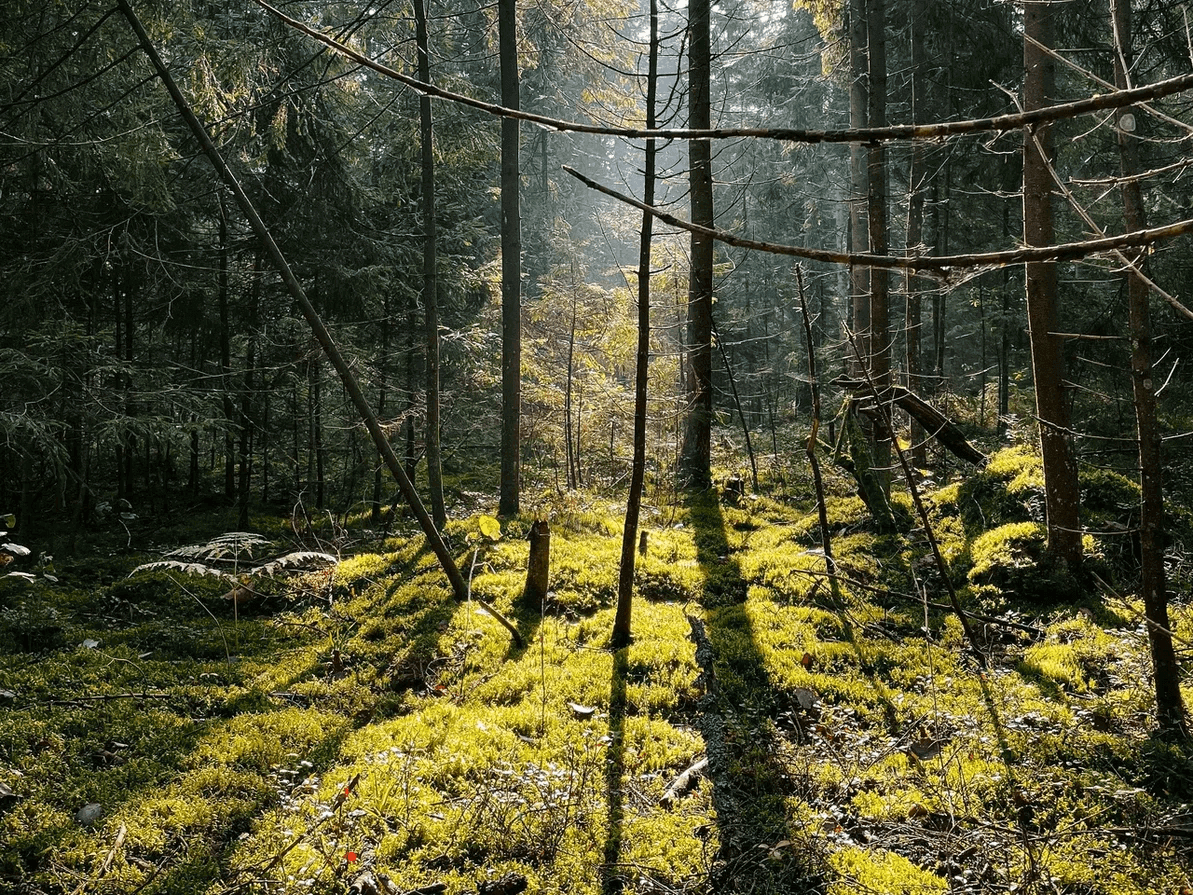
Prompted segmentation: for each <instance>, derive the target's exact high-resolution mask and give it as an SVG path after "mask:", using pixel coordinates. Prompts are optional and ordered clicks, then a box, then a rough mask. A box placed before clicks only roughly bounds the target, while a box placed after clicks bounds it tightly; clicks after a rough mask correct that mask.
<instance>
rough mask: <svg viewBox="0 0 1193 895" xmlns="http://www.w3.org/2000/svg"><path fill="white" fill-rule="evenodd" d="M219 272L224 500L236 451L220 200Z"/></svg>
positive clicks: (230, 492) (229, 493)
mask: <svg viewBox="0 0 1193 895" xmlns="http://www.w3.org/2000/svg"><path fill="white" fill-rule="evenodd" d="M219 238H220V261H219V264H220V269H219V275H218V284H217V289H218V292H219V297H218V302H219V311H220V391H221V392H222V400H223V405H224V497H226V498H228V499H229V500H231V499H232V498H233V497H234V496H235V495H236V451H235V434H234V433H233V430H232V426H233V422H234V421H235V419H236V406H235V404H234V403H233V401H232V323H231V320H230V311H229V307H228V305H229V299H230V296H229V291H230V286H229V284H228V268H229V257H228V256H229V255H230V254H231V250H230V248H229V246H228V210H227V208H225V207H224V200H223V199H222V198H221V199H220V237H219Z"/></svg>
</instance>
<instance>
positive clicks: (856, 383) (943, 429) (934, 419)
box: [837, 379, 989, 468]
mask: <svg viewBox="0 0 1193 895" xmlns="http://www.w3.org/2000/svg"><path fill="white" fill-rule="evenodd" d="M837 384H838V385H840V386H842V387H843V388H847V389H849V390H851V391H854V392H857V393H859V394H867V393H869V390H870V386H869V384H868V383H866V382H864V381H863V380H860V379H838V380H837ZM886 396H887V399H888V400H889V402H890V403H891V404H894V405H895V406H897V407H900V408H902V409H903V410H904V411H905V412H906V413H907V414H908V415H909V416H911V418H912V419H914V420H915V421H916V422H917V423H918V424H919V425H920V427H921V429H922V430H926V432H927V435H928V436H930V437H932V438H935V439H936V440H937V441H939V442H940V443H941V444H942V445H944V446H945V447H946V448H948V449H949V451H951V452H952V453H953V455H954V456H956V457H957V458H959V459H961V460H964V461H965V462H967V463H972V464H974V465H975V466H977V467H978V468H981V467H984V466H985V465H986V463H987V462H988V460H989V458H988V457H987V456H986V455H985V454H983V453H982V452H981V451H979V450H978V449H977V448H976V447H974V446H973V444H971V443H970V441H969V439H967V438H966V437H965V435H964V434H963V433H962V432H961V430H960V429H959V428H958V427H957V425H956V424H955V423H954V422H953V421H952V420H950V419H949V418H948V417H947V416H945V415H944V414H943V413H941V412H940V411H939V410H937V409H936V408H935V407H933V406H932V405H931V404H929V403H928V402H927V401H925V400H924V399H923V398H921V397H920V396H919V395H917V394H915V393H914V392H912V391H910V390H909V389H905V388H903V387H902V386H901V385H893V386H890V387H889V388H888V389H887V391H886Z"/></svg>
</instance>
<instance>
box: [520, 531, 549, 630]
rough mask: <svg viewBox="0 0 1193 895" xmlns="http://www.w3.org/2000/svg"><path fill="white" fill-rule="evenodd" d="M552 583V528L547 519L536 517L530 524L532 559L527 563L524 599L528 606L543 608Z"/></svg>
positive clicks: (523, 591)
mask: <svg viewBox="0 0 1193 895" xmlns="http://www.w3.org/2000/svg"><path fill="white" fill-rule="evenodd" d="M550 584H551V528H550V526H549V525H548V524H547V520H546V519H536V520H535V521H534V523H533V524H532V525H531V526H530V560H529V562H528V563H527V565H526V587H525V588H523V590H522V599H523V600H524V601H525V602H526V604H527V605H528V606H533V607H535V608H536V609H541V608H542V606H543V603H545V602H546V600H547V589H548V588H549V587H550Z"/></svg>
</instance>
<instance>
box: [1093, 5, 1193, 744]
mask: <svg viewBox="0 0 1193 895" xmlns="http://www.w3.org/2000/svg"><path fill="white" fill-rule="evenodd" d="M1110 7H1111V15H1112V26H1113V29H1114V46H1115V48H1116V50H1117V52H1116V53H1115V59H1114V80H1115V85H1116V86H1117V87H1119V88H1120V89H1121V88H1123V87H1126V86H1127V77H1128V72H1129V71H1130V64H1131V56H1132V51H1131V6H1130V3H1129V2H1128V0H1111V4H1110ZM1116 115H1117V117H1118V126H1117V128H1116V131H1117V134H1118V149H1119V160H1120V165H1121V171H1122V175H1123V185H1122V196H1123V216H1124V218H1125V219H1126V223H1127V226H1128V227H1143V226H1145V225H1146V212H1145V210H1144V204H1143V192H1142V190H1141V189H1140V186H1139V181H1138V179H1136V178H1135V175H1136V174H1138V173H1139V172H1140V171H1141V170H1142V168H1143V166H1142V165H1141V164H1140V162H1139V143H1138V140H1139V137H1138V133H1137V130H1136V128H1137V124H1136V122H1137V121H1138V120H1139V116H1137V115H1135V110H1134V109H1132V108H1131V107H1127V108H1123V109H1119V110H1118V111H1117V112H1116ZM1135 263H1136V264H1142V263H1143V258H1142V257H1140V258H1138V259H1135ZM1149 293H1150V289H1149V288H1148V284H1147V282H1146V281H1145V280H1144V278H1143V277H1142V276H1140V275H1139V274H1138V273H1136V272H1129V273H1128V274H1127V304H1128V312H1129V314H1128V316H1129V326H1130V333H1131V387H1132V391H1133V394H1134V399H1135V420H1136V426H1137V430H1138V434H1139V476H1140V477H1139V484H1140V507H1139V546H1140V560H1141V566H1142V569H1141V576H1140V579H1141V580H1140V583H1139V588H1140V591H1141V595H1142V597H1143V608H1144V614H1145V616H1146V617H1147V633H1148V642H1149V645H1150V647H1151V654H1152V669H1153V678H1154V683H1155V691H1156V715H1157V720H1158V721H1159V724H1160V728H1161V729H1162V730H1165V731H1168V732H1171V733H1179V734H1184V733H1185V732H1186V727H1185V705H1184V702H1183V700H1182V698H1181V687H1180V668H1179V666H1178V664H1177V658H1176V651H1175V649H1174V648H1173V644H1172V628H1171V626H1170V624H1169V619H1168V588H1167V580H1166V575H1165V569H1164V528H1165V525H1164V484H1163V460H1162V458H1161V447H1162V441H1161V438H1160V429H1159V424H1158V422H1157V419H1156V392H1155V384H1154V381H1153V380H1152V335H1151V312H1150V308H1149V306H1148V299H1149Z"/></svg>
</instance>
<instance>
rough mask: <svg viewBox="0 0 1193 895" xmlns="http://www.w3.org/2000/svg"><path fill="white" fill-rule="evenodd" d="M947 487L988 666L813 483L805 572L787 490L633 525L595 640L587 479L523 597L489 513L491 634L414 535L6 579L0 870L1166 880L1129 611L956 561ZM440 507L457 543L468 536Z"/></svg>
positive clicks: (1175, 829)
mask: <svg viewBox="0 0 1193 895" xmlns="http://www.w3.org/2000/svg"><path fill="white" fill-rule="evenodd" d="M994 467H995V469H994V472H992V473H991V474H990V476H991V478H990V480H989V481H985V482H984V484H983V487H986V486H989V488H991V489H993V490H994V491H997V493H998V495H999V499H1000V500H1002V501H1004V502H1005V506H1004V509H1003V510H1001V511H1000V512H1001V513H1002V515H1003V516H1004V517H1006V516H1007V513H1010V514H1011V516H1012V517H1013V515H1014V513H1016V512H1018V510H1016V509H1015V507H1016V506H1029V505H1028V503H1027V498H1026V497H1023V496H1017V493H1016V492H1014V489H1013V488H1012V487H1008V486H1006V483H1007V482H1012V481H1016V479H1014V477H1013V476H1011V475H1010V474H1009V473H1008V474H1007V475H1003V474H1002V473H1000V472H999V467H998V465H997V464H994ZM1028 471H1029V472H1030V470H1028ZM1000 475H1002V476H1003V477H1002V478H999V476H1000ZM1000 482H1001V483H1003V484H1002V485H1000V484H999V483H1000ZM996 486H998V487H996ZM1000 489H1001V490H1000ZM974 494H979V492H978V491H974V492H965V493H959V492H957V491H956V489H953V490H952V491H947V490H946V492H942V493H941V494H940V495H938V496H937V499H936V507H937V510H936V512H937V516H938V520H939V524H940V526H941V528H940V532H939V534H940V535H941V539H942V542H943V544H944V547H945V549H946V552H947V553H948V555H949V557H950V561H951V562H952V563H953V564H954V575H955V576H956V578H957V581H958V583H959V584H961V585H962V586H963V596H964V598H965V599H966V600H967V601H968V602H969V604H970V605H972V606H974V607H976V608H979V609H981V610H982V611H983V613H984V614H986V615H989V616H991V617H1002V618H1005V619H1007V620H1008V621H1015V622H1016V623H1017V624H1018V625H1019V627H1012V626H1008V625H1001V624H998V623H989V624H987V625H986V626H985V627H984V629H983V636H984V637H985V638H986V645H987V648H988V650H989V652H990V654H991V656H992V658H993V665H992V668H991V670H990V671H989V672H987V673H986V674H984V675H983V674H979V673H978V672H977V670H976V669H975V667H974V666H973V664H972V663H971V662H969V661H968V660H966V659H965V658H964V648H963V647H964V644H963V643H962V638H961V632H960V630H959V626H958V625H957V624H956V622H955V620H953V619H951V618H949V617H948V616H947V615H943V614H941V613H939V612H937V611H936V610H935V609H933V608H932V607H927V608H925V606H924V605H923V604H922V603H920V602H917V598H916V596H915V595H916V593H917V587H918V586H923V587H925V588H926V589H927V592H928V594H929V595H930V596H931V595H932V594H933V593H934V590H933V588H934V585H933V582H932V574H933V572H932V570H931V569H930V568H929V567H928V566H926V565H925V564H924V563H923V561H922V556H923V553H924V545H923V543H922V537H920V536H917V535H916V534H915V533H914V532H912V533H909V534H907V535H906V536H898V537H889V538H882V539H880V538H877V537H875V536H874V535H872V534H870V533H869V532H868V531H867V530H866V528H865V525H864V524H863V523H862V521H861V518H860V510H859V506H858V502H857V501H856V500H854V499H851V498H844V497H841V498H837V499H836V500H835V501H834V502H833V504H832V507H831V508H830V509H831V514H830V516H831V518H830V525H831V527H832V528H833V533H834V536H835V547H836V551H837V555H838V557H839V561H840V563H841V565H842V569H843V574H844V576H845V581H844V583H843V585H842V588H841V594H840V596H839V598H838V597H834V596H833V595H832V591H831V589H830V588H829V587H827V586H826V584H825V582H824V579H823V577H822V572H823V557H822V556H820V555H819V553H818V550H817V547H818V544H819V531H818V527H817V523H816V520H815V516H814V514H812V515H807V514H805V513H803V512H800V511H794V510H792V509H790V508H787V507H784V506H782V505H780V504H777V503H774V502H771V501H767V500H763V499H760V500H756V501H746V503H745V505H744V506H741V507H738V506H726V505H722V504H720V503H718V502H717V501H715V500H711V499H710V500H703V501H697V502H695V503H693V504H691V505H689V506H686V507H682V508H674V509H672V510H668V511H667V514H666V515H664V514H660V515H659V516H657V517H655V524H654V525H653V526H652V531H651V536H650V546H649V551H648V553H647V555H646V556H645V557H643V558H642V559H641V561H640V568H639V575H638V601H637V603H636V611H635V619H634V627H635V632H636V633H635V641H634V643H633V644H632V645H631V646H630V647H629V648H628V649H625V650H621V651H619V652H618V653H616V654H613V653H611V652H610V651H609V650H608V649H607V642H608V632H609V630H610V626H611V623H612V609H611V606H610V604H611V601H612V596H613V587H614V582H615V581H616V562H617V556H618V552H619V534H620V532H619V528H618V526H619V521H618V519H617V517H616V514H615V513H610V512H605V511H599V510H597V509H593V510H591V511H572V512H570V513H567V514H560V515H559V516H558V517H557V518H555V519H553V521H552V527H553V531H554V540H555V547H554V557H553V576H552V580H553V595H552V601H551V604H550V610H551V611H550V612H549V613H548V614H547V615H546V616H545V617H543V616H540V615H539V614H538V613H537V612H536V611H535V610H534V609H533V608H531V607H525V606H521V605H519V604H518V602H517V601H516V600H515V599H514V598H515V597H516V595H517V594H518V593H519V592H520V587H521V582H522V578H523V576H524V568H525V560H526V551H527V546H526V543H525V542H524V541H523V540H522V539H521V533H522V532H521V528H522V524H521V523H520V522H514V523H511V524H510V525H508V526H507V529H506V532H505V534H504V536H503V537H502V539H501V540H500V541H499V542H497V543H496V544H492V545H490V546H488V547H487V548H486V550H485V551H484V552H483V553H482V555H481V556H480V558H479V559H478V562H477V567H476V572H475V578H474V590H475V593H476V595H477V596H478V597H481V598H483V599H485V600H488V601H490V602H492V603H493V604H495V605H496V606H497V607H498V608H500V609H501V610H502V611H503V612H507V613H510V614H511V615H512V616H513V617H514V620H515V621H516V623H517V624H518V626H519V629H520V630H521V631H522V632H524V634H525V635H526V636H527V640H528V645H527V646H526V647H525V648H523V649H517V650H515V649H512V648H511V644H510V639H509V636H508V634H507V633H506V632H505V631H504V630H503V629H502V628H501V627H500V626H499V625H498V624H497V623H496V622H495V621H494V620H493V619H492V618H490V617H489V616H487V615H486V614H484V613H483V612H481V611H480V610H479V608H478V607H477V606H476V605H474V604H469V603H463V604H461V603H457V602H456V601H455V600H454V599H452V597H451V595H450V593H449V592H448V590H447V588H446V586H445V584H444V583H443V582H442V580H441V576H440V575H439V573H438V570H437V569H436V568H435V566H434V560H433V558H432V557H430V556H428V555H427V554H426V553H425V552H424V551H423V550H422V548H421V545H420V542H419V539H418V538H417V537H415V536H414V534H413V533H410V534H403V535H401V536H398V537H394V538H391V539H389V540H387V541H385V542H376V541H373V542H368V541H361V542H359V543H357V544H356V545H355V546H354V547H352V548H351V549H350V550H348V551H347V553H346V554H345V555H348V556H350V558H347V559H344V560H343V561H341V562H340V563H339V565H338V566H336V567H335V569H334V570H333V571H332V570H329V571H322V572H313V573H307V574H305V575H301V576H297V577H294V578H291V579H290V580H289V581H288V582H275V583H272V584H268V583H262V584H260V585H259V586H258V588H257V589H258V590H259V591H260V592H262V593H265V594H267V596H265V597H263V598H259V597H253V598H251V599H246V600H244V601H243V602H242V603H241V604H239V605H238V606H237V607H235V608H234V607H233V605H232V603H231V601H229V600H226V599H224V598H223V595H224V594H225V593H226V591H227V585H226V584H225V583H222V582H219V581H216V580H215V579H211V578H203V577H196V576H194V575H178V574H175V573H171V572H162V571H159V572H152V573H142V574H140V575H138V576H135V577H133V578H131V579H128V578H125V577H124V576H125V575H126V573H127V571H128V570H129V569H131V568H132V567H133V566H134V565H136V564H138V563H139V562H142V561H145V560H147V559H151V558H153V557H152V556H151V555H149V554H141V555H128V556H116V557H110V558H104V559H96V560H92V561H90V562H88V563H86V564H79V565H78V566H75V567H69V568H64V569H60V570H59V572H58V577H59V581H58V582H57V583H53V582H48V581H45V580H41V581H38V582H35V583H33V584H22V583H16V582H7V583H4V584H3V585H0V700H3V706H0V709H2V710H0V783H2V784H3V787H4V788H3V789H0V892H14V893H45V895H58V893H75V892H78V893H83V892H106V893H130V895H131V893H141V892H145V893H153V892H157V893H179V895H182V893H193V892H210V893H231V892H262V893H264V892H285V893H298V892H304V891H319V892H337V891H339V892H347V891H348V890H349V889H350V888H352V887H355V889H354V891H357V892H361V893H364V892H370V891H377V892H383V891H410V890H415V889H418V888H420V887H423V888H425V887H428V886H433V885H436V884H441V885H442V886H444V887H445V888H444V891H447V892H453V893H454V892H460V893H463V892H476V891H478V888H479V887H481V886H483V885H489V884H494V883H495V881H496V880H498V879H501V878H503V877H506V876H507V875H510V874H513V875H515V876H514V877H511V878H524V879H525V881H526V883H527V891H531V892H569V893H573V892H580V893H585V892H588V893H598V892H600V893H613V892H640V893H648V892H649V893H658V892H690V893H711V892H792V891H798V892H817V891H823V892H832V893H842V895H843V893H854V892H856V893H862V892H906V893H912V892H917V893H918V892H929V891H937V892H944V891H950V892H960V891H968V892H991V893H994V892H999V893H1001V892H1009V891H1025V892H1074V893H1078V892H1079V893H1085V895H1094V893H1106V895H1111V893H1145V892H1155V891H1171V892H1179V891H1182V887H1186V886H1189V884H1190V880H1189V874H1190V851H1189V844H1190V843H1191V842H1193V817H1191V816H1190V811H1191V809H1190V802H1189V800H1190V794H1191V793H1193V764H1191V762H1190V758H1189V754H1188V751H1187V750H1186V748H1185V747H1184V746H1179V745H1172V744H1166V743H1164V742H1160V741H1157V740H1155V739H1154V738H1152V737H1151V736H1150V735H1149V733H1148V731H1149V729H1150V724H1151V718H1150V713H1151V710H1152V709H1151V706H1150V702H1149V695H1148V694H1149V687H1148V664H1147V656H1146V642H1145V637H1144V633H1143V629H1142V627H1141V626H1140V623H1139V618H1138V616H1137V611H1138V607H1137V606H1136V605H1135V604H1134V603H1133V602H1132V601H1131V600H1126V599H1118V598H1116V597H1114V596H1112V595H1110V594H1108V593H1104V594H1098V595H1093V596H1091V597H1090V599H1088V600H1087V601H1085V602H1084V603H1083V604H1081V605H1065V606H1055V605H1054V606H1048V605H1044V604H1040V603H1038V602H1037V603H1023V602H1021V601H1017V598H1016V585H1015V581H1016V580H1019V578H1022V577H1023V576H1024V575H1031V574H1033V573H1032V572H1031V562H1032V559H1031V555H1030V546H1031V545H1030V538H1028V540H1027V541H1022V540H1011V539H1009V538H1003V539H1002V540H1001V541H998V544H1001V545H1003V546H1001V547H998V548H997V550H1002V551H1004V552H1003V553H1002V554H998V555H997V556H994V558H993V559H992V558H991V556H990V555H987V554H986V553H983V552H982V551H983V550H988V551H989V550H995V552H997V550H996V548H993V547H991V548H985V547H981V546H980V545H978V543H977V536H978V535H979V533H980V532H979V530H978V529H977V528H973V527H970V526H969V523H968V522H967V521H966V517H965V514H964V513H963V512H962V508H963V507H964V505H965V502H966V501H967V500H969V499H970V498H971V497H973V495H974ZM974 499H976V498H974ZM1008 507H1009V508H1010V509H1009V510H1008V509H1007V508H1008ZM1025 512H1027V511H1025ZM983 513H985V514H986V515H987V517H988V518H991V517H992V516H993V515H994V514H993V513H992V512H991V511H990V509H989V505H987V506H986V507H985V509H984V510H983ZM216 521H218V520H216ZM998 521H999V520H998V519H992V524H993V523H997V522H998ZM450 534H451V536H452V537H453V542H454V543H456V544H457V545H460V549H461V559H462V560H465V561H466V560H468V559H470V558H471V555H472V553H471V549H470V545H471V544H475V545H477V546H478V547H479V546H480V545H481V544H482V539H481V538H480V537H479V535H478V529H477V524H476V522H475V521H469V522H466V523H455V524H453V526H452V531H451V532H450ZM1021 534H1022V532H1020V533H1019V534H1017V535H1016V537H1020V535H1021ZM470 538H471V541H470V540H469V539H470ZM282 540H283V539H282V538H281V537H280V536H276V535H275V536H274V541H275V546H276V549H277V550H278V551H279V552H280V551H282V550H283V549H288V547H287V545H286V544H283V543H282ZM996 540H997V539H996ZM1008 545H1009V546H1008ZM171 546H176V545H171ZM290 546H293V545H290ZM323 546H325V547H327V546H328V545H323ZM1000 557H1001V558H1000ZM465 564H466V565H467V562H465ZM974 569H978V570H979V571H978V573H975V574H970V577H967V573H971V572H972V570H974ZM982 569H985V570H986V571H981V570H982ZM1104 571H1105V572H1106V574H1107V575H1110V574H1111V573H1113V572H1114V569H1104ZM1124 575H1125V577H1123V576H1120V577H1121V578H1122V580H1123V581H1124V582H1128V583H1129V574H1127V573H1124ZM1016 576H1019V577H1018V578H1017V577H1016ZM1123 589H1126V588H1123ZM1175 609H1176V612H1175V613H1174V614H1175V617H1176V625H1177V632H1178V634H1183V632H1186V631H1187V629H1188V626H1189V616H1188V610H1187V607H1185V606H1184V605H1178V606H1176V607H1175ZM703 757H707V758H708V759H709V762H708V771H707V773H706V774H705V775H704V776H702V777H698V778H697V779H696V780H695V781H694V783H693V785H692V787H691V788H690V789H687V790H685V791H683V792H680V793H678V794H676V795H675V797H674V798H671V799H667V800H664V799H663V795H664V792H666V791H667V789H668V787H669V785H670V784H671V783H672V782H673V781H674V780H675V779H676V777H677V776H678V775H679V774H680V773H681V772H683V771H684V770H685V769H687V768H690V767H691V766H692V765H693V764H694V763H696V762H697V761H698V760H699V759H701V758H703ZM87 806H95V807H93V808H91V809H89V810H90V813H87V812H84V813H83V814H82V815H80V814H79V812H80V810H81V809H84V808H86V807H87ZM370 887H371V888H370ZM428 891H429V890H428Z"/></svg>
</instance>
